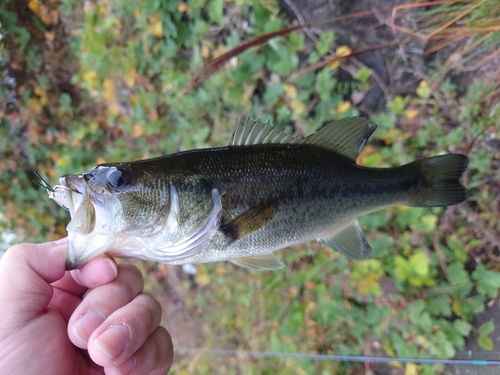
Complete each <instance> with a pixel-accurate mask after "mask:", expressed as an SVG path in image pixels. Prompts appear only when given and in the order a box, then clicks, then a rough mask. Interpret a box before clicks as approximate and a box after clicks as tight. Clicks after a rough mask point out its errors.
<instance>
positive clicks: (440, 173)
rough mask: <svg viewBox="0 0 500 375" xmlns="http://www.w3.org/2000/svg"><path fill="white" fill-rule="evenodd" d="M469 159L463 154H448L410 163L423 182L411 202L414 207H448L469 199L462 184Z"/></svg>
mask: <svg viewBox="0 0 500 375" xmlns="http://www.w3.org/2000/svg"><path fill="white" fill-rule="evenodd" d="M468 163H469V159H468V158H467V157H466V156H465V155H461V154H448V155H441V156H434V157H431V158H427V159H422V160H417V161H414V162H413V163H410V164H409V165H408V166H411V167H412V168H414V169H417V170H418V172H419V174H420V175H421V176H422V178H423V180H422V183H421V185H420V186H421V188H420V189H419V191H418V193H417V194H416V195H415V196H413V199H412V201H411V202H410V205H411V206H414V207H446V206H450V205H453V204H457V203H460V202H462V201H464V200H465V199H467V190H466V189H465V187H464V186H463V185H462V184H460V181H459V180H460V177H461V176H462V174H463V173H464V171H465V169H466V168H467V165H468Z"/></svg>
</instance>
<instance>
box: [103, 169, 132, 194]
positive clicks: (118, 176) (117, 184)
mask: <svg viewBox="0 0 500 375" xmlns="http://www.w3.org/2000/svg"><path fill="white" fill-rule="evenodd" d="M107 178H108V185H109V186H110V187H111V188H113V189H120V188H123V187H126V186H128V185H129V184H130V181H131V180H132V178H131V177H130V175H129V174H128V173H127V172H126V171H124V170H120V169H115V170H114V171H112V172H111V173H109V174H108V177H107Z"/></svg>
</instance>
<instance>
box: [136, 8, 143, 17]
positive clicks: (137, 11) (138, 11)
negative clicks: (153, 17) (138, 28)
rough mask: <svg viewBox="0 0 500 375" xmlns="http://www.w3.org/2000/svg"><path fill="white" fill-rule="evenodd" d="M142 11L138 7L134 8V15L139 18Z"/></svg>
mask: <svg viewBox="0 0 500 375" xmlns="http://www.w3.org/2000/svg"><path fill="white" fill-rule="evenodd" d="M141 14H142V12H141V11H140V10H138V9H136V10H134V17H135V18H139V17H140V16H141Z"/></svg>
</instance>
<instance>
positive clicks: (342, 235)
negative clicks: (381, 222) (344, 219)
mask: <svg viewBox="0 0 500 375" xmlns="http://www.w3.org/2000/svg"><path fill="white" fill-rule="evenodd" d="M318 241H319V242H321V243H325V244H327V245H328V246H330V247H331V248H332V249H333V250H335V251H338V252H339V253H341V254H343V255H345V256H346V257H348V258H349V259H354V260H363V259H367V258H372V257H373V250H372V248H371V247H370V244H369V243H368V241H367V240H366V238H365V235H364V234H363V229H361V227H360V226H359V223H358V221H357V220H355V221H354V222H352V223H351V224H349V225H348V226H347V227H345V228H344V229H342V230H341V231H340V232H338V233H335V234H334V235H333V236H331V237H328V238H321V239H319V240H318Z"/></svg>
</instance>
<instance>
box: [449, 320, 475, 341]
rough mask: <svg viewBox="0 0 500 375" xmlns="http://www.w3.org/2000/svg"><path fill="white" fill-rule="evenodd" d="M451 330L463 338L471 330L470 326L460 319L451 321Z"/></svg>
mask: <svg viewBox="0 0 500 375" xmlns="http://www.w3.org/2000/svg"><path fill="white" fill-rule="evenodd" d="M453 330H454V331H455V332H457V333H459V334H460V335H462V336H463V337H467V336H468V335H469V332H470V330H471V325H470V324H469V323H466V322H465V321H463V320H462V319H455V320H454V321H453Z"/></svg>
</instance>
